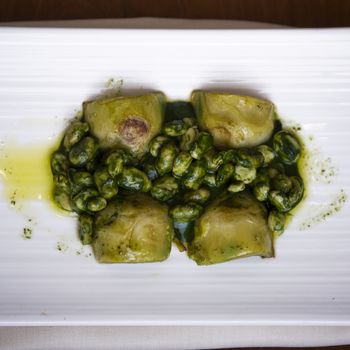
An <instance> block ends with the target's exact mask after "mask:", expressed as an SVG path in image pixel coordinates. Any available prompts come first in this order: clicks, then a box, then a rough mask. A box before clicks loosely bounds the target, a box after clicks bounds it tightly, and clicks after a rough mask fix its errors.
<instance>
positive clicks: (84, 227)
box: [79, 214, 94, 245]
mask: <svg viewBox="0 0 350 350" xmlns="http://www.w3.org/2000/svg"><path fill="white" fill-rule="evenodd" d="M93 227H94V220H93V218H92V217H91V216H89V215H86V214H81V215H79V238H80V241H81V243H82V244H84V245H86V244H90V243H91V242H92V240H93V237H94V230H93Z"/></svg>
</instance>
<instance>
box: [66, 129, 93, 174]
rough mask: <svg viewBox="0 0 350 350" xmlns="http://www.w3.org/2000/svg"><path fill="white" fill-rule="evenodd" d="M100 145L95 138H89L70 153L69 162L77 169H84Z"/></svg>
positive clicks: (85, 138)
mask: <svg viewBox="0 0 350 350" xmlns="http://www.w3.org/2000/svg"><path fill="white" fill-rule="evenodd" d="M97 149H98V145H97V143H96V141H95V139H94V138H92V137H90V136H87V137H84V138H83V139H82V140H81V141H80V142H78V143H77V144H75V145H74V146H73V147H72V149H71V150H70V152H69V161H70V162H71V164H72V165H73V166H75V167H83V166H85V165H86V164H87V163H88V162H89V161H91V160H92V159H93V158H94V157H95V155H96V153H97Z"/></svg>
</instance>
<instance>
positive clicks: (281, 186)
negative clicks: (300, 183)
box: [272, 174, 293, 193]
mask: <svg viewBox="0 0 350 350" xmlns="http://www.w3.org/2000/svg"><path fill="white" fill-rule="evenodd" d="M292 186H293V183H292V180H291V179H290V178H289V177H288V176H286V175H282V174H279V175H277V176H275V177H274V178H273V179H272V188H273V189H274V190H277V191H282V192H283V193H289V191H290V190H291V189H292Z"/></svg>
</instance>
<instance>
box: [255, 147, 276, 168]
mask: <svg viewBox="0 0 350 350" xmlns="http://www.w3.org/2000/svg"><path fill="white" fill-rule="evenodd" d="M256 151H257V152H259V153H260V154H261V156H262V160H263V161H262V166H263V167H266V166H268V165H269V164H270V163H271V162H272V161H273V160H274V159H275V158H276V153H275V151H274V150H273V149H272V148H271V147H269V146H267V145H260V146H258V147H257V149H256Z"/></svg>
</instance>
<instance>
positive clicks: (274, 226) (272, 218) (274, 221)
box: [267, 209, 286, 235]
mask: <svg viewBox="0 0 350 350" xmlns="http://www.w3.org/2000/svg"><path fill="white" fill-rule="evenodd" d="M285 223H286V215H285V214H283V213H281V212H279V211H278V210H276V209H273V210H271V211H270V213H269V216H268V219H267V224H268V226H269V229H270V230H271V231H272V232H274V233H276V234H277V235H281V234H282V233H283V232H284V227H285Z"/></svg>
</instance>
